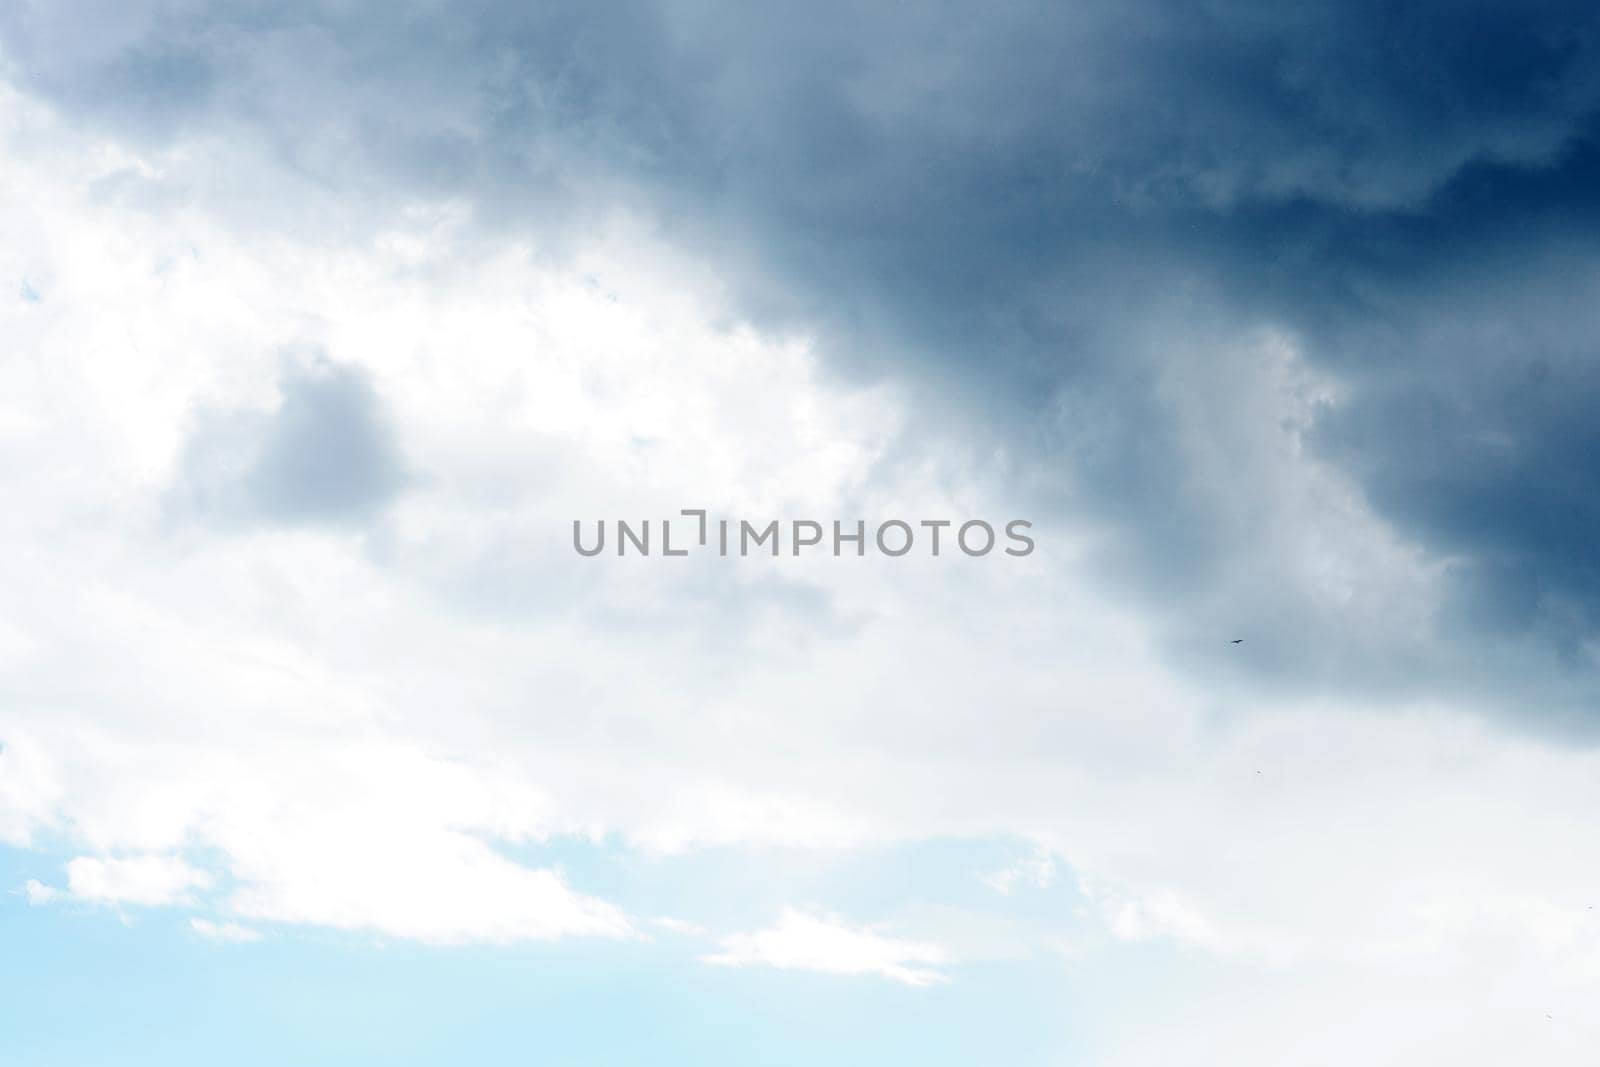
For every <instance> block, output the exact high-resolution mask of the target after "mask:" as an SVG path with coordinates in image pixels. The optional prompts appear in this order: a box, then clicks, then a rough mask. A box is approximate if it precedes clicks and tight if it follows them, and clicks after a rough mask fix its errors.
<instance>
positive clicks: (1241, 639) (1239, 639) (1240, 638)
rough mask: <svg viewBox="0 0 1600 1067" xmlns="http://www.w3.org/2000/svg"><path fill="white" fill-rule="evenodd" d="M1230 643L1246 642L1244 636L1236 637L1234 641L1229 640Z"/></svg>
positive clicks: (1240, 643)
mask: <svg viewBox="0 0 1600 1067" xmlns="http://www.w3.org/2000/svg"><path fill="white" fill-rule="evenodd" d="M1228 644H1230V645H1242V644H1244V638H1242V637H1235V638H1234V639H1233V640H1232V641H1229V642H1228Z"/></svg>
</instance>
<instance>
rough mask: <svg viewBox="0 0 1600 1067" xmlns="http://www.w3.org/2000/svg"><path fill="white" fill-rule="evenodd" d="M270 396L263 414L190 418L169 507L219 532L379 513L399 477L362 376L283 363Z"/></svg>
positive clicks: (394, 453)
mask: <svg viewBox="0 0 1600 1067" xmlns="http://www.w3.org/2000/svg"><path fill="white" fill-rule="evenodd" d="M278 389H279V393H280V401H279V404H278V406H277V408H276V409H275V410H273V411H272V412H270V413H259V412H238V411H215V410H205V411H201V412H199V413H198V416H197V418H196V424H195V426H194V429H193V432H192V433H191V435H190V438H189V441H188V443H187V444H186V446H185V448H184V452H183V457H182V462H181V466H180V475H179V482H178V484H177V485H176V486H175V487H174V490H173V497H172V499H173V502H174V503H175V504H176V505H177V506H178V507H180V508H182V509H184V510H186V511H188V512H189V513H191V514H194V515H197V516H200V517H203V518H205V519H207V520H210V521H214V522H219V523H222V524H224V525H241V524H242V525H259V524H266V525H299V524H304V523H334V524H346V523H352V522H360V521H363V520H365V519H369V518H371V517H372V516H374V515H376V514H377V513H378V512H379V511H381V510H382V508H383V507H384V506H385V505H387V504H388V503H389V501H390V500H391V499H393V497H394V496H395V494H396V493H398V492H399V491H400V490H401V489H402V488H403V487H404V485H405V483H406V473H405V469H404V466H403V464H402V462H401V460H400V457H399V452H398V449H397V447H396V445H395V443H394V441H393V440H392V438H391V433H390V430H389V428H388V426H387V424H386V420H385V419H384V417H383V413H382V410H381V408H380V405H379V402H378V398H377V396H376V394H375V393H374V391H373V388H372V384H371V382H369V381H368V379H367V377H366V376H365V374H364V373H363V372H362V371H360V370H359V369H358V368H354V367H348V366H342V365H338V364H334V363H330V362H328V361H327V360H317V361H315V362H312V363H309V364H299V363H290V364H288V365H286V367H285V369H284V372H283V375H282V377H281V379H280V381H279V383H278Z"/></svg>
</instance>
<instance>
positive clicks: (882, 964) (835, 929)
mask: <svg viewBox="0 0 1600 1067" xmlns="http://www.w3.org/2000/svg"><path fill="white" fill-rule="evenodd" d="M703 959H704V960H705V961H706V962H707V963H714V964H717V965H718V966H721V967H749V966H752V965H762V966H767V967H777V968H779V969H781V970H796V971H819V972H821V973H824V974H845V975H878V976H880V977H883V978H890V979H893V980H894V981H896V982H904V983H905V984H906V985H912V986H925V985H932V984H934V983H935V982H942V981H944V980H945V978H946V975H945V973H944V972H943V971H942V970H940V969H939V968H940V967H941V966H942V965H943V964H945V963H947V962H948V961H949V954H948V953H947V952H945V950H944V949H943V948H941V947H940V946H939V945H935V944H930V943H928V942H925V941H912V940H904V939H901V938H895V937H886V936H884V935H883V934H881V933H878V932H876V931H874V930H871V929H861V928H856V927H852V926H849V925H847V924H846V923H845V922H844V921H843V920H841V919H839V918H837V917H836V916H829V915H815V914H812V913H810V912H805V911H801V910H799V909H796V908H786V909H785V910H784V912H783V914H782V915H780V916H779V917H778V921H777V923H775V924H774V925H773V926H771V927H768V928H767V929H765V930H758V931H756V932H754V933H747V934H735V935H733V936H731V937H728V938H725V939H723V941H722V950H721V951H720V952H715V953H711V954H709V955H707V956H704V957H703Z"/></svg>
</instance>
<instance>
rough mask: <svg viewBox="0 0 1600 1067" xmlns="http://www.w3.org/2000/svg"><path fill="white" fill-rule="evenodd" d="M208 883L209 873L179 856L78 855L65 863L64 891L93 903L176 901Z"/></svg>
mask: <svg viewBox="0 0 1600 1067" xmlns="http://www.w3.org/2000/svg"><path fill="white" fill-rule="evenodd" d="M211 884H212V878H211V876H210V875H209V874H207V873H206V872H205V871H201V870H197V869H196V868H194V867H191V866H190V865H189V864H188V863H187V862H185V861H184V860H183V859H182V858H181V857H178V856H131V857H128V858H126V859H102V858H99V857H96V856H79V857H78V858H77V859H74V860H72V861H71V862H69V863H68V864H67V892H68V893H70V894H71V895H72V896H73V898H74V899H77V900H83V901H88V902H91V903H96V904H141V905H145V906H147V907H154V906H159V905H167V904H177V903H181V902H184V901H187V900H189V899H190V898H191V895H192V893H193V892H194V891H195V890H199V889H207V888H209V887H210V886H211Z"/></svg>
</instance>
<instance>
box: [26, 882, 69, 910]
mask: <svg viewBox="0 0 1600 1067" xmlns="http://www.w3.org/2000/svg"><path fill="white" fill-rule="evenodd" d="M22 891H23V895H25V896H26V897H27V898H28V903H29V904H31V905H33V906H34V907H38V906H40V905H42V904H49V903H52V902H53V901H55V900H56V899H57V898H58V897H60V896H61V891H60V890H59V889H56V888H54V887H53V886H48V885H45V884H44V883H43V882H40V881H38V880H37V879H34V878H29V879H28V880H27V882H26V883H24V884H23V886H22Z"/></svg>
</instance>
